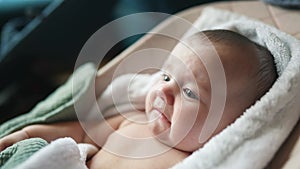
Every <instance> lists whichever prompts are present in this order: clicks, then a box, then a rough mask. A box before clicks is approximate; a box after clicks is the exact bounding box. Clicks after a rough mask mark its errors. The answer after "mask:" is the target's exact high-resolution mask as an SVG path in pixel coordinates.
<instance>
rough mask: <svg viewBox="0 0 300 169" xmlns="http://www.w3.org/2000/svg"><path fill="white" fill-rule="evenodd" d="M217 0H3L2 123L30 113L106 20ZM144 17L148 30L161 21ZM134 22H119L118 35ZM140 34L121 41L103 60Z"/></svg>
mask: <svg viewBox="0 0 300 169" xmlns="http://www.w3.org/2000/svg"><path fill="white" fill-rule="evenodd" d="M213 1H216V0H188V1H186V0H110V1H100V0H0V123H2V122H3V121H5V120H7V119H10V118H12V117H14V116H16V115H18V114H22V113H25V112H28V111H29V110H30V109H32V108H33V107H34V105H35V104H36V103H38V102H39V101H41V100H42V99H44V98H45V97H46V96H47V95H49V94H50V93H51V92H53V91H54V90H55V89H56V88H57V87H58V86H60V85H61V84H62V83H64V82H65V81H66V79H67V78H68V77H69V75H70V74H71V73H72V72H73V68H74V63H75V61H76V58H77V56H78V54H79V52H80V50H81V48H82V47H83V45H84V43H85V42H86V41H87V40H88V38H89V37H90V36H91V35H92V34H93V33H94V32H95V31H97V30H98V29H99V28H101V27H102V26H103V25H105V24H107V23H109V22H110V21H113V20H115V19H117V18H119V17H122V16H125V15H128V14H132V13H136V12H164V13H168V14H174V13H176V12H179V11H181V10H184V9H186V8H189V7H191V6H195V5H200V4H204V3H209V2H213ZM141 19H143V20H144V19H147V20H149V25H147V26H148V27H149V30H150V29H151V28H152V27H154V26H155V25H156V24H158V23H160V22H161V21H162V18H160V19H158V20H156V18H141ZM135 22H136V24H134V25H120V28H118V29H116V30H115V31H116V34H117V33H120V32H122V31H126V29H134V27H136V26H138V25H139V24H138V22H139V21H138V20H136V21H135ZM140 36H141V35H139V36H134V37H132V38H129V39H126V40H124V41H122V42H120V43H118V44H117V45H116V46H115V47H113V48H112V49H111V51H109V52H108V53H107V54H106V56H105V61H109V60H110V59H112V58H113V57H114V56H115V55H117V54H118V53H120V52H121V51H122V50H124V49H125V48H126V47H127V46H129V45H130V44H132V43H133V42H134V41H136V40H137V39H138V38H139V37H140ZM103 43H105V42H103ZM100 45H101V44H100ZM100 66H101V65H100Z"/></svg>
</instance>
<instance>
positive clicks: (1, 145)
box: [0, 130, 29, 152]
mask: <svg viewBox="0 0 300 169" xmlns="http://www.w3.org/2000/svg"><path fill="white" fill-rule="evenodd" d="M28 138H29V136H28V134H27V133H26V131H25V130H19V131H16V132H14V133H12V134H10V135H7V136H5V137H3V138H1V139H0V152H1V151H3V150H4V149H6V148H7V147H9V146H11V145H13V144H14V143H16V142H19V141H21V140H25V139H28Z"/></svg>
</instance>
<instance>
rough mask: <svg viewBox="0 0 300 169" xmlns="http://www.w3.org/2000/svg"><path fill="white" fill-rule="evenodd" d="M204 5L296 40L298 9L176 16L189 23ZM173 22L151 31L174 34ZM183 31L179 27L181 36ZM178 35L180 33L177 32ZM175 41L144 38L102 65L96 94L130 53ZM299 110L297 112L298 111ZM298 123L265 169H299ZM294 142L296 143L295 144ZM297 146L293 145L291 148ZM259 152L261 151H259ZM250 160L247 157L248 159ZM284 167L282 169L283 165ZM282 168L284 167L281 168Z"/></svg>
mask: <svg viewBox="0 0 300 169" xmlns="http://www.w3.org/2000/svg"><path fill="white" fill-rule="evenodd" d="M206 6H214V7H217V8H222V9H227V10H229V11H233V12H236V13H240V14H243V15H246V16H249V17H252V18H256V19H258V20H261V21H263V22H265V23H267V24H270V25H273V26H275V27H277V28H278V29H280V30H282V31H284V32H286V33H289V34H290V35H293V36H295V37H296V38H298V39H300V11H299V10H288V9H283V8H279V7H274V6H271V5H268V4H264V3H263V2H261V1H231V2H221V3H220V2H219V3H212V4H206V5H200V6H196V7H193V8H190V9H187V10H184V11H182V12H180V13H178V14H177V15H178V16H180V17H182V18H185V19H187V20H189V21H190V22H193V21H194V20H195V19H196V18H198V17H199V16H200V14H201V10H202V9H203V8H204V7H206ZM175 23H176V19H174V18H169V19H167V20H166V21H164V22H162V23H161V24H160V25H158V26H157V27H156V28H154V31H155V32H172V31H178V29H174V27H175V26H174V24H175ZM184 29H185V28H180V31H182V34H183V33H184ZM179 34H180V33H179ZM175 44H176V41H174V40H171V39H170V38H165V37H163V36H158V35H155V36H154V35H146V36H144V37H143V38H141V39H140V40H139V41H138V42H136V43H135V44H133V45H132V46H130V47H129V48H128V49H126V50H125V51H124V52H122V53H121V54H120V55H119V56H118V57H116V58H115V59H114V60H112V61H111V62H109V63H108V64H107V65H106V66H104V67H103V68H102V69H100V70H99V72H98V78H97V79H96V85H97V91H96V93H97V95H98V94H99V93H101V91H102V90H103V88H104V87H105V86H107V84H108V83H110V80H102V79H111V77H112V75H113V72H114V70H115V68H116V67H117V65H118V64H119V63H120V62H121V61H122V60H123V59H124V58H126V57H127V56H129V55H130V54H131V53H134V52H135V51H139V50H141V49H144V48H149V47H152V48H163V49H167V50H170V49H171V48H172V47H173V46H174V45H175ZM299 111H300V110H299ZM299 134H300V123H299V122H298V124H297V127H295V129H294V131H293V133H292V134H291V136H290V137H289V138H288V140H287V141H286V142H285V143H284V144H283V146H282V147H281V148H280V150H279V151H278V152H277V154H276V155H275V157H274V158H273V160H272V161H271V162H270V163H269V165H268V167H266V169H281V168H284V169H299V168H300V166H299V164H300V162H298V160H300V150H299V149H300V146H299V145H300V139H299ZM297 142H298V144H297ZM296 144H297V146H295V145H296ZM262 153H263V152H262ZM249 158H251V157H249ZM284 165H285V166H284ZM283 166H284V167H283Z"/></svg>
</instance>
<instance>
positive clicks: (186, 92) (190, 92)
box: [183, 88, 199, 100]
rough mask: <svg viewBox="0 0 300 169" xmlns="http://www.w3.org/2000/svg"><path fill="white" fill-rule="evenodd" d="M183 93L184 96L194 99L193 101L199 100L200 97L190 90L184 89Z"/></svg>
mask: <svg viewBox="0 0 300 169" xmlns="http://www.w3.org/2000/svg"><path fill="white" fill-rule="evenodd" d="M183 92H184V94H185V95H186V96H187V97H189V98H192V99H196V100H199V97H198V96H197V95H196V94H195V93H194V92H193V91H192V90H191V89H189V88H184V89H183Z"/></svg>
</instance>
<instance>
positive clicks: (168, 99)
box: [157, 85, 174, 105]
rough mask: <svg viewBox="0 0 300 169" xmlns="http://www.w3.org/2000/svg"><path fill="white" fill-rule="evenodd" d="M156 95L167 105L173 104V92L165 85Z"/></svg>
mask: <svg viewBox="0 0 300 169" xmlns="http://www.w3.org/2000/svg"><path fill="white" fill-rule="evenodd" d="M157 92H158V93H157V95H158V96H159V97H160V98H161V99H162V100H163V101H164V102H165V103H166V104H168V105H173V104H174V92H173V91H172V89H171V88H170V87H168V86H167V85H165V86H162V87H161V88H160V90H158V91H157Z"/></svg>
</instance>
